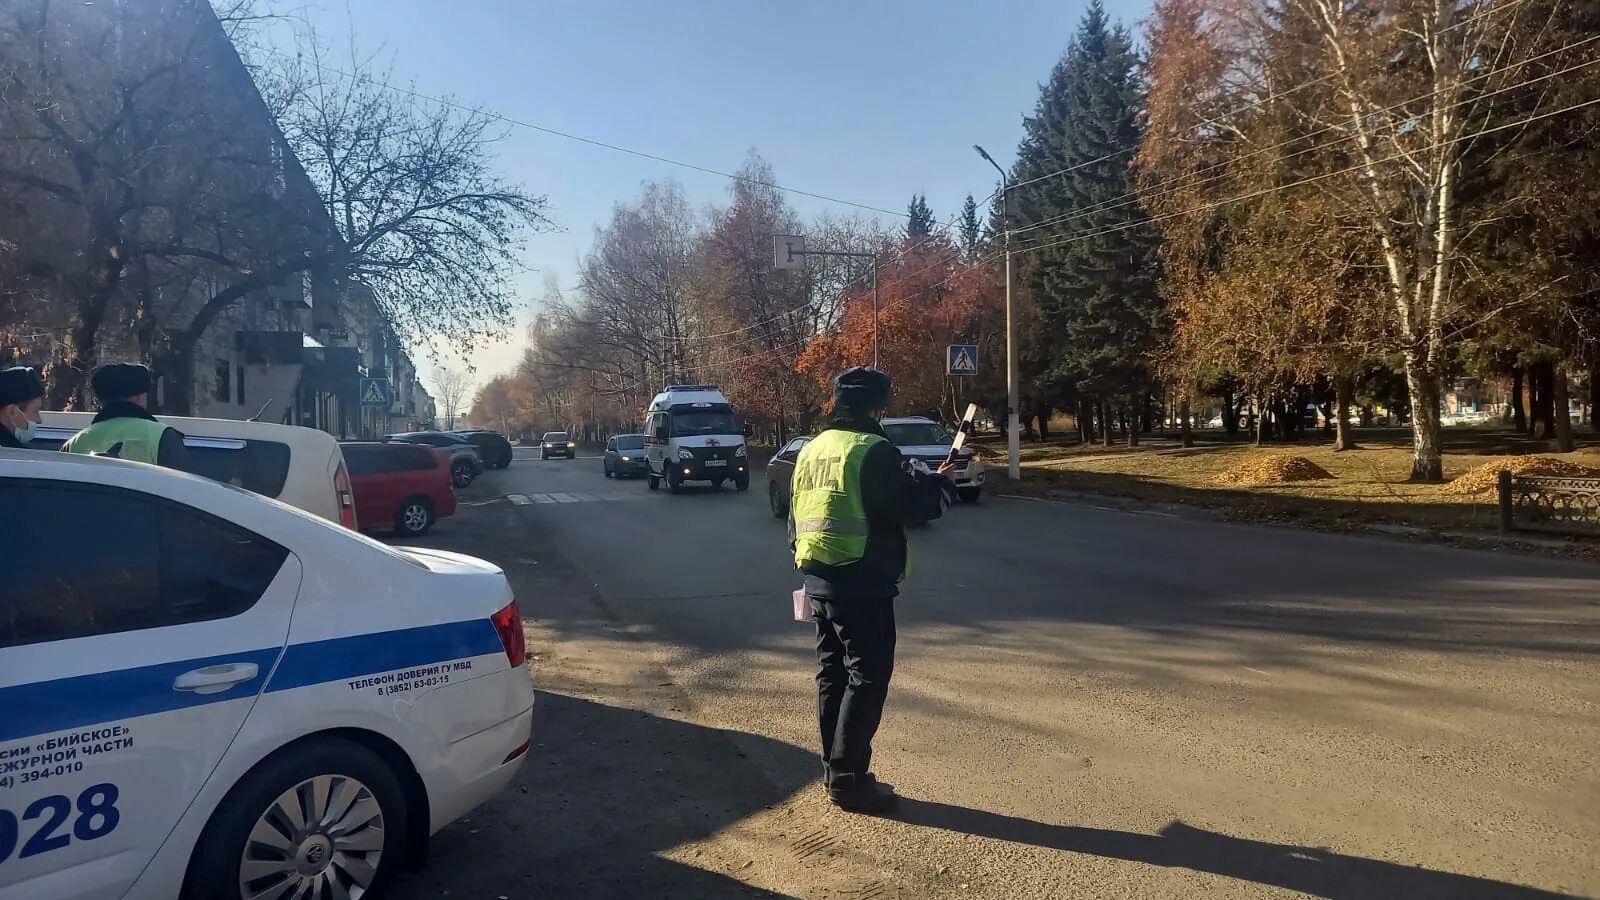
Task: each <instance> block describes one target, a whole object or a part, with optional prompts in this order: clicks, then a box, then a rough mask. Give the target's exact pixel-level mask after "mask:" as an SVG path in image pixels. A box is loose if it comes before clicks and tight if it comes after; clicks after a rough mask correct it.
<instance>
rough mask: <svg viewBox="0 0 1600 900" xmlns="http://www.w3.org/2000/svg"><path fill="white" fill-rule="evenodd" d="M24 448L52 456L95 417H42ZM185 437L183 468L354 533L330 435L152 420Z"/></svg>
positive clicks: (351, 501)
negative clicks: (41, 422)
mask: <svg viewBox="0 0 1600 900" xmlns="http://www.w3.org/2000/svg"><path fill="white" fill-rule="evenodd" d="M42 417H43V419H44V423H43V424H42V425H41V426H40V427H39V431H38V436H37V437H35V438H34V439H33V443H31V444H29V447H30V448H32V449H36V450H56V449H59V448H60V447H61V445H62V444H64V443H66V442H67V440H68V439H69V438H71V437H72V436H73V435H75V434H77V433H78V432H79V431H82V430H83V429H85V428H88V427H89V423H90V422H92V421H93V420H94V413H87V412H45V413H43V414H42ZM156 418H157V419H158V420H159V421H160V422H161V423H162V424H165V425H171V426H172V427H173V428H176V429H178V430H179V431H181V432H183V444H184V447H185V448H187V450H188V454H187V455H188V457H189V460H188V469H189V470H190V471H192V472H194V473H195V474H196V475H204V476H206V477H207V478H210V479H212V480H213V481H221V482H223V483H225V484H231V485H234V486H236V487H242V488H245V489H247V490H252V491H255V492H256V493H258V494H261V495H263V496H266V497H273V498H275V499H278V500H282V501H283V502H284V503H287V504H289V505H290V506H296V507H299V508H300V509H303V510H305V511H306V512H309V513H315V514H317V515H319V516H321V517H323V518H324V519H329V520H331V521H334V522H339V523H340V524H342V525H345V526H346V527H349V528H355V527H357V522H356V507H355V497H354V494H353V493H352V492H351V490H350V473H349V470H347V469H346V468H345V464H344V454H343V453H342V452H341V451H340V450H339V442H338V441H336V440H334V439H333V435H330V434H328V433H327V432H325V431H318V430H317V429H315V428H304V427H301V426H299V425H280V424H278V423H276V422H242V421H240V420H238V419H192V418H186V417H183V416H157V417H156Z"/></svg>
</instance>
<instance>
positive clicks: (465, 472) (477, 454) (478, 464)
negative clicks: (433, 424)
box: [384, 431, 483, 488]
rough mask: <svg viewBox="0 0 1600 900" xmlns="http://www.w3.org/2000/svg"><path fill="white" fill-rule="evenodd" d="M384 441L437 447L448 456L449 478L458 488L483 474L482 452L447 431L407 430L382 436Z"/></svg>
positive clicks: (460, 437) (457, 435)
mask: <svg viewBox="0 0 1600 900" xmlns="http://www.w3.org/2000/svg"><path fill="white" fill-rule="evenodd" d="M384 440H386V441H397V442H399V443H402V444H427V445H428V446H429V447H434V448H437V449H439V450H441V451H443V452H444V453H445V454H446V455H447V456H449V457H450V480H451V481H453V482H455V486H456V487H458V488H464V487H466V486H468V485H470V484H472V482H473V479H475V478H477V477H478V476H479V475H482V474H483V453H482V451H480V450H479V449H478V448H477V447H476V446H474V445H473V444H472V443H470V442H469V441H468V440H467V439H466V438H464V437H462V436H461V435H459V434H451V433H450V432H448V431H408V432H406V433H404V434H391V435H389V436H387V437H385V438H384Z"/></svg>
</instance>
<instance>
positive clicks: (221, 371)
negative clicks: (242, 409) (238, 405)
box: [217, 359, 233, 403]
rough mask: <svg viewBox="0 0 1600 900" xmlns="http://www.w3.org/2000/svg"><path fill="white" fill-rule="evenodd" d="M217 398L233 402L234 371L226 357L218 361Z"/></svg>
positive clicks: (225, 401)
mask: <svg viewBox="0 0 1600 900" xmlns="http://www.w3.org/2000/svg"><path fill="white" fill-rule="evenodd" d="M217 400H218V402H221V403H232V402H233V372H231V371H230V370H229V366H228V361H227V360H225V359H224V360H222V361H220V362H218V363H217Z"/></svg>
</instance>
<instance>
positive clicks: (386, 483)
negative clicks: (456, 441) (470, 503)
mask: <svg viewBox="0 0 1600 900" xmlns="http://www.w3.org/2000/svg"><path fill="white" fill-rule="evenodd" d="M339 449H341V450H343V451H344V461H345V465H346V466H348V467H349V469H350V486H351V488H352V489H353V490H354V491H355V495H356V521H358V522H360V523H361V525H362V527H364V528H382V527H384V525H385V523H392V524H391V525H390V527H393V528H394V530H395V533H396V534H400V535H404V536H407V537H416V536H418V535H423V534H427V533H428V529H430V528H432V527H433V523H435V522H437V521H439V520H440V519H442V518H445V517H446V516H453V515H455V514H456V492H455V487H454V486H453V485H452V484H451V482H450V467H449V465H448V464H447V463H446V461H445V458H444V457H443V456H442V455H441V454H440V453H439V452H438V451H437V450H434V449H433V448H432V447H429V446H428V445H426V444H402V443H380V442H377V441H346V442H341V443H340V444H339Z"/></svg>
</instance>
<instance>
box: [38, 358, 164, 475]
mask: <svg viewBox="0 0 1600 900" xmlns="http://www.w3.org/2000/svg"><path fill="white" fill-rule="evenodd" d="M89 385H90V387H92V388H94V395H95V396H96V397H97V398H99V400H100V412H98V413H96V414H95V417H94V421H93V422H92V423H91V424H90V425H89V427H88V428H85V429H84V430H82V431H80V432H78V433H77V434H75V435H73V436H72V437H71V438H70V439H68V441H67V442H66V443H65V444H62V445H61V449H62V450H64V451H66V452H68V453H84V454H89V453H98V454H101V455H103V456H114V457H117V458H118V459H131V460H134V461H136V462H143V463H152V464H154V465H158V466H166V467H167V468H169V469H179V470H186V469H187V465H188V456H187V452H186V451H185V449H184V446H183V434H182V433H181V432H179V431H178V429H176V428H173V427H172V426H170V425H163V424H162V423H160V422H158V421H156V417H155V416H152V415H150V412H149V411H148V410H146V409H145V404H146V403H147V402H148V401H149V399H150V370H149V369H148V368H146V367H144V366H141V365H139V364H138V363H108V364H106V365H103V366H101V367H100V368H98V369H95V370H94V374H93V375H92V376H90V378H89Z"/></svg>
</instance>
